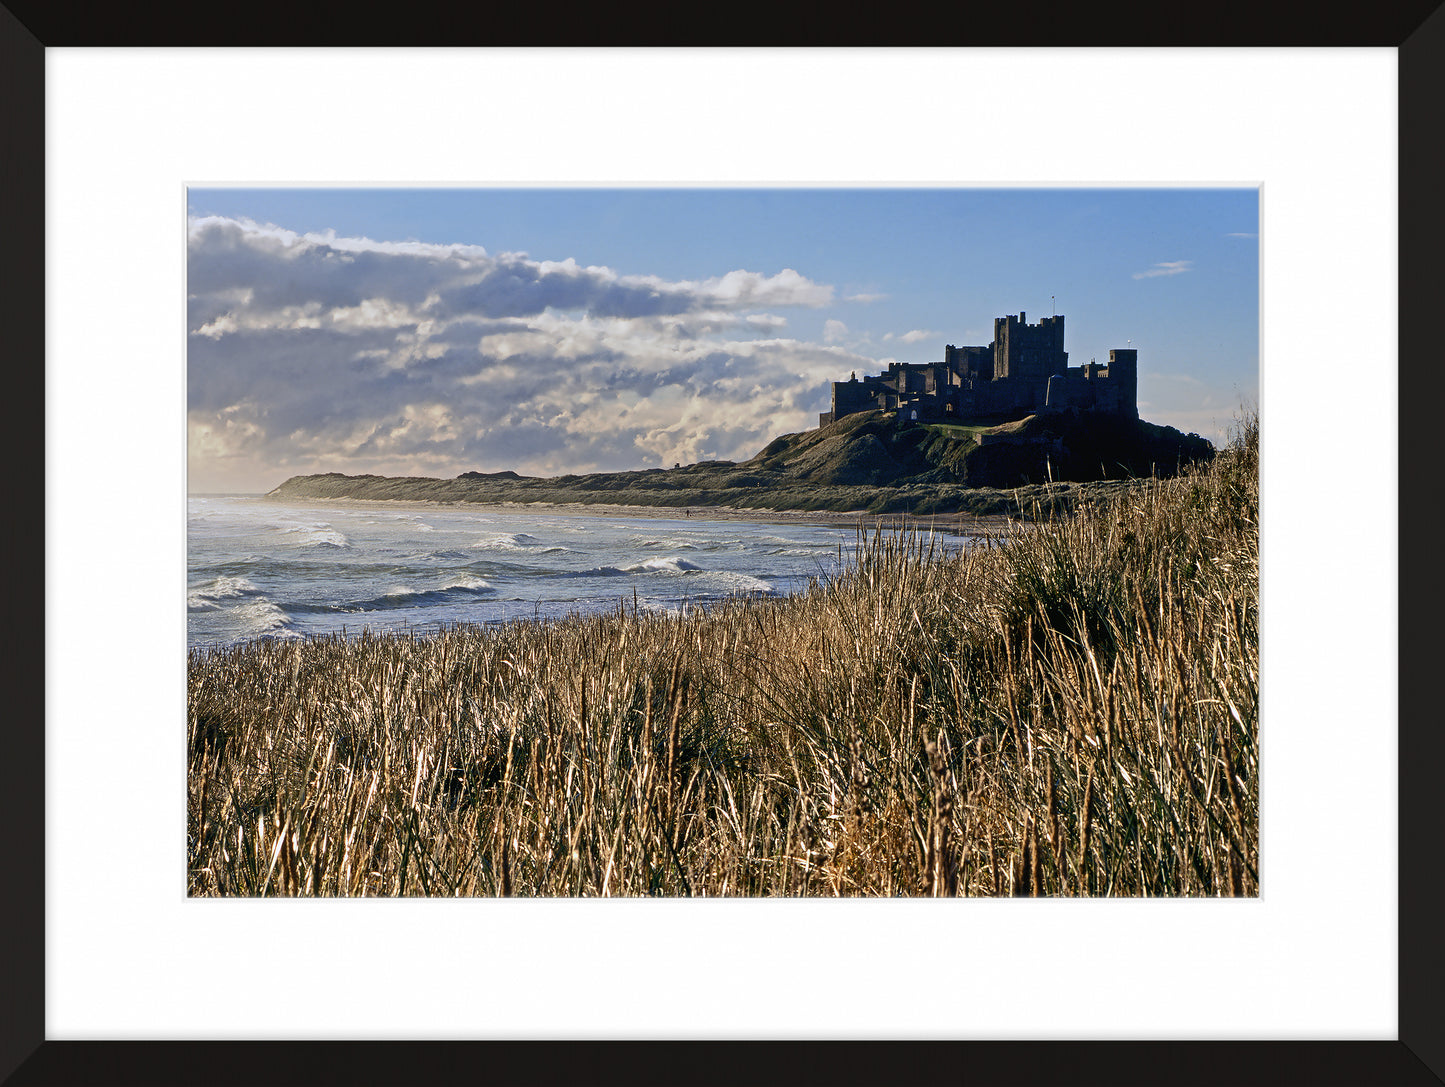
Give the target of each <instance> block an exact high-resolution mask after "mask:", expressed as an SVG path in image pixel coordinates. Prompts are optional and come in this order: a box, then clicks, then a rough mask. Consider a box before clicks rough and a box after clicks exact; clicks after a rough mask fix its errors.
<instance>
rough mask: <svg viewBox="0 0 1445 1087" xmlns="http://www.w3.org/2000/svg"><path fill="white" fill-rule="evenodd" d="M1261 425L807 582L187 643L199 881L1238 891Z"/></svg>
mask: <svg viewBox="0 0 1445 1087" xmlns="http://www.w3.org/2000/svg"><path fill="white" fill-rule="evenodd" d="M1257 450H1258V426H1257V421H1256V420H1254V419H1252V418H1250V419H1246V420H1245V421H1244V422H1243V423H1242V424H1241V425H1240V427H1239V431H1238V434H1237V435H1236V437H1235V440H1234V441H1233V442H1232V443H1231V445H1230V447H1229V448H1228V449H1226V450H1224V451H1223V452H1222V453H1221V455H1220V456H1219V457H1218V458H1216V460H1215V461H1214V463H1213V464H1212V465H1210V466H1208V467H1197V468H1194V469H1191V470H1188V471H1185V472H1184V473H1182V474H1181V475H1180V476H1179V477H1178V478H1175V479H1172V480H1161V481H1156V482H1153V483H1150V484H1148V485H1147V486H1143V487H1136V488H1130V489H1121V490H1119V491H1118V492H1117V493H1115V494H1114V495H1113V496H1111V497H1110V498H1109V499H1108V501H1106V502H1105V503H1104V504H1103V505H1102V506H1100V507H1098V508H1085V509H1083V510H1081V511H1080V512H1079V513H1077V514H1076V515H1074V516H1071V517H1067V518H1057V519H1054V520H1048V521H1044V522H1042V523H1040V524H1037V525H1034V526H1022V525H1019V526H1015V528H1014V530H1013V531H1012V532H1011V533H1010V534H1009V536H1008V538H1007V539H1006V540H1005V541H1003V542H1001V543H997V544H993V545H990V546H986V547H983V548H980V549H977V550H974V551H971V552H968V553H965V554H943V553H942V552H940V551H939V550H938V548H937V547H936V546H935V545H934V544H933V543H932V542H931V541H930V540H929V539H927V538H925V537H920V536H912V537H908V536H884V535H880V534H875V535H872V536H865V537H860V548H859V553H858V556H857V561H856V562H855V563H854V564H853V565H852V566H851V567H850V568H849V570H848V572H847V573H845V574H843V575H841V576H839V577H838V578H836V579H834V580H831V581H828V582H820V583H817V584H815V585H814V586H813V587H812V588H811V589H810V590H809V591H808V592H806V593H804V594H801V595H799V596H797V597H794V598H790V599H785V600H775V601H764V600H756V601H746V600H738V601H734V602H730V603H727V604H725V605H722V606H719V607H717V608H715V609H712V610H709V611H696V612H694V613H692V614H689V615H685V616H661V615H650V614H645V613H638V612H637V611H636V610H635V609H631V610H629V609H627V608H620V609H619V611H618V612H617V613H615V614H613V615H610V616H601V617H592V618H573V619H570V620H566V621H562V622H548V623H515V624H510V625H506V626H501V627H497V628H490V629H484V628H458V629H455V630H452V631H449V632H447V633H444V634H441V635H438V636H435V637H431V638H420V637H409V636H385V637H378V636H370V635H365V636H362V637H361V638H360V639H353V640H350V641H348V640H343V639H340V638H322V639H316V640H308V641H290V642H288V641H273V642H263V643H255V644H251V645H247V646H243V647H239V648H234V649H229V650H223V651H214V652H193V653H192V654H191V655H190V658H189V662H188V676H189V735H188V752H189V775H188V798H189V825H188V854H189V876H188V886H189V891H190V893H191V894H193V895H276V894H284V895H378V894H380V895H401V894H405V895H411V894H423V895H955V894H957V895H1006V894H1042V895H1256V894H1258V893H1259V829H1258V828H1259V777H1258V772H1259V747H1258V696H1259V651H1258V603H1257V602H1258V531H1257V528H1258V460H1257V455H1258V454H1257Z"/></svg>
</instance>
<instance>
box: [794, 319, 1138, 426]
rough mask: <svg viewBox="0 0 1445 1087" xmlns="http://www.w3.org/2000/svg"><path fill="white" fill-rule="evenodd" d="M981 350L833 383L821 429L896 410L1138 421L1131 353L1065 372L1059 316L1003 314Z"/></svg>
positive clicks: (957, 416)
mask: <svg viewBox="0 0 1445 1087" xmlns="http://www.w3.org/2000/svg"><path fill="white" fill-rule="evenodd" d="M993 329H994V338H993V343H991V344H989V345H988V346H987V347H955V346H953V345H952V344H949V345H948V346H946V347H945V348H944V349H943V361H942V362H925V363H903V362H894V363H889V365H888V370H887V371H886V372H885V373H882V374H877V375H872V376H868V377H864V378H863V379H862V380H861V381H860V380H859V379H858V376H857V375H856V374H855V375H853V377H852V378H851V379H850V380H848V381H835V382H833V410H832V411H829V412H824V413H823V414H821V415H820V416H819V417H818V425H819V426H826V425H827V424H828V423H831V422H833V421H835V420H837V419H842V418H844V417H845V416H848V415H853V414H856V413H857V412H860V411H875V410H882V411H896V412H901V413H904V417H905V418H911V419H916V420H919V421H927V422H939V421H957V422H967V421H969V420H971V419H980V420H984V419H986V420H1002V419H1005V418H1022V417H1023V416H1025V415H1032V414H1036V413H1038V412H1044V411H1066V410H1075V411H1085V412H1100V413H1103V414H1108V415H1121V416H1125V417H1127V418H1130V419H1137V418H1139V397H1138V390H1139V352H1138V351H1136V350H1134V349H1132V348H1129V349H1125V348H1114V349H1113V350H1111V351H1110V352H1109V364H1108V365H1107V366H1101V365H1099V364H1098V363H1097V362H1094V361H1092V360H1091V361H1090V362H1089V363H1088V364H1087V365H1085V366H1072V367H1071V366H1070V365H1069V355H1068V352H1067V351H1065V350H1064V318H1063V315H1062V314H1056V315H1054V316H1052V317H1044V318H1042V319H1041V320H1040V321H1039V322H1038V323H1037V324H1033V325H1031V324H1029V323H1028V321H1027V320H1026V318H1025V315H1024V314H1023V313H1022V312H1020V313H1019V314H1018V315H1017V316H1015V315H1014V314H1009V315H1008V316H1006V317H998V318H995V319H994V323H993Z"/></svg>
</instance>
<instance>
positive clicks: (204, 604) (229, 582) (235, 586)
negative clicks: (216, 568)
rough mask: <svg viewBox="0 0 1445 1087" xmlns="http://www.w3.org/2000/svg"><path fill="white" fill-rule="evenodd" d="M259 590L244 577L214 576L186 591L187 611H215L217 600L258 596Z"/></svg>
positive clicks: (217, 606)
mask: <svg viewBox="0 0 1445 1087" xmlns="http://www.w3.org/2000/svg"><path fill="white" fill-rule="evenodd" d="M260 592H261V590H260V589H258V588H257V587H256V586H255V584H253V583H252V582H251V581H250V580H248V579H247V578H244V577H216V578H212V579H211V580H210V581H207V582H205V583H204V584H202V585H197V586H196V587H195V588H194V589H191V590H190V591H188V592H187V593H186V609H187V610H188V611H215V610H217V609H219V608H220V606H221V605H220V603H219V601H222V600H236V599H239V598H241V597H247V596H258V595H260Z"/></svg>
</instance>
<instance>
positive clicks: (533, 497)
mask: <svg viewBox="0 0 1445 1087" xmlns="http://www.w3.org/2000/svg"><path fill="white" fill-rule="evenodd" d="M959 432H962V433H966V434H967V435H968V436H969V438H970V439H971V440H969V441H963V440H960V438H959V437H958V434H959ZM984 434H987V435H988V436H989V437H990V438H991V439H992V440H991V442H990V444H988V445H987V446H985V447H980V443H979V438H980V436H981V435H984ZM1213 455H1214V448H1213V446H1211V445H1210V444H1209V443H1208V442H1206V441H1205V440H1204V439H1202V438H1198V437H1196V436H1192V435H1184V434H1180V433H1179V432H1178V431H1177V430H1173V429H1172V428H1169V427H1159V426H1154V425H1153V424H1151V423H1145V422H1140V421H1137V420H1121V419H1108V418H1102V417H1075V416H1070V415H1067V414H1064V415H1057V416H1047V417H1046V416H1029V417H1027V418H1026V419H1023V420H1019V421H1016V422H1012V423H1005V424H1003V425H1000V426H992V427H987V426H964V427H954V426H951V425H948V424H938V425H933V424H929V425H912V424H908V423H901V422H899V421H898V419H897V418H896V417H894V416H893V415H889V414H885V413H884V412H879V411H872V412H862V413H859V414H857V415H850V416H847V417H845V418H843V419H840V420H838V422H836V423H830V424H828V425H827V426H824V427H820V428H819V429H817V430H809V431H805V432H803V433H801V434H786V435H783V436H782V437H779V438H775V439H774V440H773V441H771V442H770V443H768V445H767V446H766V447H765V448H764V449H763V450H762V452H760V453H758V454H757V456H755V457H753V458H752V459H751V460H748V461H745V462H744V463H742V464H736V463H734V462H732V461H705V462H703V463H701V464H691V465H688V466H686V467H677V468H672V469H668V470H662V469H651V470H648V471H640V472H598V473H594V474H591V475H568V476H559V477H557V478H555V479H538V478H530V477H526V476H519V475H517V474H516V473H515V472H493V473H481V472H465V473H463V474H462V475H460V476H458V477H456V478H455V479H428V478H422V477H402V478H392V477H386V476H345V475H340V474H338V473H330V474H327V475H316V476H296V477H293V478H292V479H288V480H287V481H286V482H285V483H283V484H281V486H279V487H277V488H276V489H275V490H274V491H272V492H271V497H274V498H298V499H317V498H322V499H328V498H347V499H367V500H393V501H408V502H484V503H492V504H496V503H508V502H521V503H530V502H551V503H583V504H596V503H608V504H620V505H633V506H664V507H673V508H680V507H684V506H728V507H732V508H736V509H774V510H832V511H838V512H851V511H862V512H868V513H903V512H906V513H914V514H930V513H966V514H979V515H984V514H1003V513H1006V514H1010V515H1012V516H1028V515H1029V514H1030V513H1031V512H1032V510H1033V508H1034V504H1035V500H1036V499H1038V498H1042V497H1045V496H1046V497H1047V498H1048V508H1049V509H1056V508H1059V506H1060V505H1061V504H1062V503H1063V502H1064V501H1066V500H1068V496H1069V495H1070V494H1073V496H1074V497H1085V495H1086V492H1084V491H1077V490H1076V491H1074V492H1070V491H1060V490H1058V489H1057V488H1050V487H1049V485H1050V484H1051V483H1055V482H1060V481H1073V482H1074V483H1076V484H1078V483H1092V482H1094V481H1100V480H1102V481H1105V482H1106V483H1107V484H1109V485H1112V484H1116V483H1118V482H1120V481H1125V480H1129V479H1137V478H1143V479H1148V478H1150V477H1153V476H1156V475H1157V476H1169V475H1172V474H1173V473H1174V472H1175V471H1177V470H1178V469H1179V468H1180V467H1181V466H1183V465H1186V464H1189V463H1193V462H1198V461H1204V460H1208V459H1209V458H1210V457H1211V456H1213ZM1040 488H1048V489H1047V491H1046V492H1041V491H1040V490H1039V489H1040Z"/></svg>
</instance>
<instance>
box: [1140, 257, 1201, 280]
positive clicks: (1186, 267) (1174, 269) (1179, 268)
mask: <svg viewBox="0 0 1445 1087" xmlns="http://www.w3.org/2000/svg"><path fill="white" fill-rule="evenodd" d="M1193 266H1194V262H1193V261H1192V260H1166V261H1161V262H1160V263H1158V264H1155V265H1153V266H1151V267H1150V269H1149V270H1148V271H1147V272H1135V273H1134V278H1135V279H1152V278H1153V277H1154V276H1177V275H1182V274H1183V273H1184V272H1189V271H1193Z"/></svg>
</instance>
